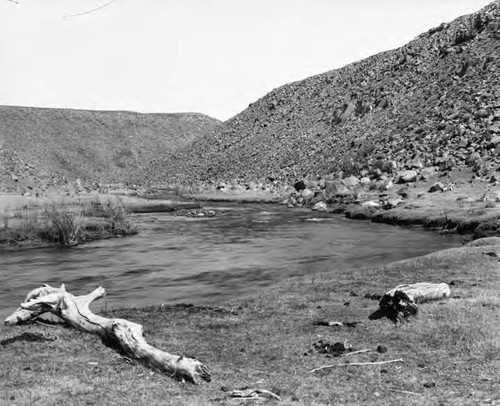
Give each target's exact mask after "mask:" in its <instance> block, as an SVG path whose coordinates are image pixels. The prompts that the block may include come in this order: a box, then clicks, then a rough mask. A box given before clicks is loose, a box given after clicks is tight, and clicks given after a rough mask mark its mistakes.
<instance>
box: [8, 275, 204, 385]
mask: <svg viewBox="0 0 500 406" xmlns="http://www.w3.org/2000/svg"><path fill="white" fill-rule="evenodd" d="M105 294H106V292H105V290H104V288H102V287H99V288H97V289H95V290H94V291H93V292H91V293H89V294H88V295H83V296H74V295H72V294H71V293H68V292H66V289H65V287H64V284H63V285H61V287H60V288H54V287H52V286H49V285H43V286H42V287H40V288H37V289H34V290H32V291H31V292H29V293H28V295H27V296H26V300H25V301H24V303H22V304H21V307H19V308H18V309H17V310H16V311H15V312H14V313H12V314H11V315H10V316H9V317H7V319H6V320H5V324H6V325H8V326H14V325H18V324H22V323H26V322H29V321H31V320H33V319H35V318H36V317H38V316H39V315H41V314H42V313H45V312H50V313H53V314H55V315H56V316H58V317H60V318H61V319H63V320H64V321H65V322H66V323H67V324H68V325H70V326H71V327H74V328H76V329H78V330H82V331H85V332H87V333H90V334H95V335H98V336H99V337H101V339H102V341H103V343H104V344H105V345H107V346H109V347H111V348H113V349H115V350H117V351H118V352H119V353H120V354H122V355H124V356H126V357H128V358H131V359H135V360H137V361H139V362H141V363H142V364H144V365H146V366H148V367H150V368H153V369H155V370H158V371H160V372H162V373H165V374H167V375H170V376H171V377H173V378H175V379H178V380H181V381H187V382H191V383H194V384H199V383H201V382H202V381H207V382H210V380H211V375H210V371H209V369H208V368H207V367H206V366H205V365H203V364H202V363H201V362H200V361H198V360H196V359H194V358H187V357H183V356H178V355H172V354H169V353H167V352H165V351H162V350H159V349H157V348H155V347H153V346H151V345H149V344H148V343H146V341H145V340H144V337H143V335H142V326H141V325H140V324H137V323H133V322H131V321H127V320H123V319H108V318H106V317H102V316H99V315H96V314H94V313H92V312H91V311H90V309H89V305H90V303H92V302H93V301H94V300H97V299H99V298H101V297H103V296H104V295H105Z"/></svg>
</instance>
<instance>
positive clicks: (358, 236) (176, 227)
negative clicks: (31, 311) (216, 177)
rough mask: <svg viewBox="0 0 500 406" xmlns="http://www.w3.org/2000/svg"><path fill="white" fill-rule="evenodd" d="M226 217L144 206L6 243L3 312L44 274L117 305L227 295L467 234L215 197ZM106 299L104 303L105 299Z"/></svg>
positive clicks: (404, 254)
mask: <svg viewBox="0 0 500 406" xmlns="http://www.w3.org/2000/svg"><path fill="white" fill-rule="evenodd" d="M205 208H207V209H209V208H211V209H215V210H216V211H217V213H218V215H217V216H216V217H209V218H208V217H207V218H187V217H175V216H171V215H169V214H163V213H156V214H138V215H134V216H133V217H134V220H135V221H136V222H137V223H138V224H139V226H140V230H141V231H140V233H139V234H138V235H136V236H131V237H126V238H120V239H110V240H103V241H96V242H93V243H91V244H87V245H83V246H79V247H74V248H70V249H34V250H24V251H5V252H1V253H0V261H1V264H2V265H1V268H0V278H1V279H0V280H1V283H0V318H1V319H2V320H3V319H5V317H6V316H7V315H8V314H9V313H10V312H12V311H13V310H14V309H15V308H16V307H17V306H18V305H19V303H20V302H22V301H23V300H24V297H25V295H26V293H27V292H28V291H29V290H31V289H33V288H36V287H38V286H40V285H41V284H42V283H49V284H51V285H59V284H60V283H62V282H64V283H65V284H66V288H67V290H68V291H70V292H72V293H75V294H85V293H89V292H90V291H91V290H93V289H94V288H96V287H97V286H101V285H102V286H103V287H105V288H106V291H107V296H106V297H105V298H104V299H101V300H100V301H99V302H101V304H100V306H104V303H105V304H106V307H107V308H108V309H116V308H124V307H133V306H146V305H156V304H160V303H178V302H189V303H195V304H206V303H217V302H219V301H221V300H224V299H228V298H235V297H240V296H242V295H247V294H249V293H252V292H255V291H257V290H258V289H260V288H263V287H265V286H268V285H270V284H272V283H273V282H274V281H278V280H282V279H285V278H287V277H290V276H294V275H306V274H311V273H313V272H323V271H328V270H334V269H343V268H350V267H363V266H368V265H369V266H372V265H379V264H384V263H388V262H391V261H395V260H399V259H404V258H409V257H413V256H418V255H422V254H426V253H429V252H431V251H436V250H438V249H443V248H449V247H452V246H457V245H459V244H460V237H458V236H443V235H439V234H437V233H433V232H429V231H424V230H416V229H408V228H402V227H397V226H390V225H385V224H375V223H370V222H367V221H354V220H348V219H345V218H344V217H342V216H339V215H331V214H327V213H318V212H312V211H310V210H306V209H289V208H286V207H284V206H278V205H265V204H215V203H206V204H205ZM99 302H98V303H99Z"/></svg>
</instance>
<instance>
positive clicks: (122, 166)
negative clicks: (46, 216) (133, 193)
mask: <svg viewBox="0 0 500 406" xmlns="http://www.w3.org/2000/svg"><path fill="white" fill-rule="evenodd" d="M221 124H222V123H221V122H220V121H218V120H216V119H213V118H210V117H208V116H205V115H203V114H196V113H179V114H140V113H133V112H126V111H87V110H70V109H48V108H33V107H10V106H0V185H1V187H2V189H3V191H16V192H21V193H30V191H40V192H44V191H45V190H49V189H50V188H52V187H56V188H57V187H59V186H62V185H66V184H68V183H71V182H72V181H75V180H77V179H80V181H81V183H82V184H84V185H87V186H91V185H92V183H95V182H99V183H101V182H103V183H118V182H120V183H126V184H148V183H149V179H150V178H155V179H161V178H162V177H163V173H164V172H163V166H162V160H163V159H164V157H165V156H166V155H167V154H170V155H172V154H175V151H176V150H177V149H179V148H181V147H183V146H185V145H187V144H188V143H191V142H193V141H194V140H195V139H197V138H199V137H201V136H202V135H205V134H209V133H211V132H212V131H213V130H214V129H215V128H217V127H218V126H220V125H221ZM78 183H80V182H78Z"/></svg>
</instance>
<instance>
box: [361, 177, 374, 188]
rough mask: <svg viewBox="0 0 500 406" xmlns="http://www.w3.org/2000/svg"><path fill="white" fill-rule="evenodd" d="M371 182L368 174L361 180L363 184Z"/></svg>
mask: <svg viewBox="0 0 500 406" xmlns="http://www.w3.org/2000/svg"><path fill="white" fill-rule="evenodd" d="M370 182H371V180H370V178H369V177H368V176H363V177H362V178H361V179H360V180H359V183H360V184H361V185H363V186H365V185H369V184H370Z"/></svg>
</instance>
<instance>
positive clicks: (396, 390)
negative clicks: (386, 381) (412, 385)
mask: <svg viewBox="0 0 500 406" xmlns="http://www.w3.org/2000/svg"><path fill="white" fill-rule="evenodd" d="M387 390H388V391H390V392H398V393H405V394H407V395H419V396H422V394H421V393H417V392H410V391H408V390H398V389H387Z"/></svg>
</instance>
